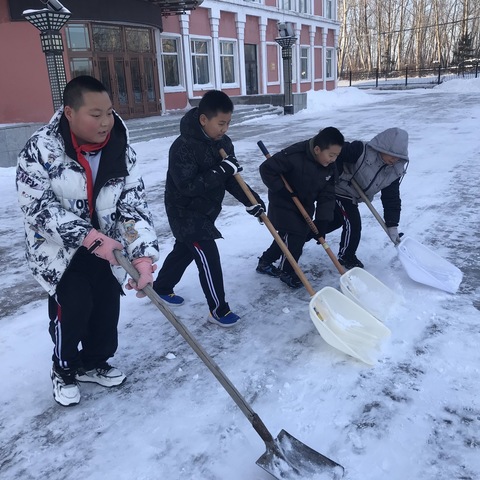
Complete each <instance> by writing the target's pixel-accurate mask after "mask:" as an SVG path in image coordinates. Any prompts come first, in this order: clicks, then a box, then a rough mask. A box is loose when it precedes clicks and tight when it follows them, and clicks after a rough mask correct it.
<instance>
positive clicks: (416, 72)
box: [338, 62, 479, 89]
mask: <svg viewBox="0 0 480 480" xmlns="http://www.w3.org/2000/svg"><path fill="white" fill-rule="evenodd" d="M478 75H479V63H478V62H477V63H475V64H471V65H465V66H461V67H440V66H435V67H431V68H415V69H414V68H408V67H406V68H405V70H389V71H381V70H380V69H378V68H377V69H375V70H370V71H356V72H353V71H351V70H350V71H348V72H345V73H343V74H342V73H341V74H340V75H339V77H338V80H339V82H341V83H342V84H343V85H344V86H350V87H351V86H355V87H358V88H372V87H375V88H398V89H400V88H417V87H428V86H431V87H433V86H435V85H439V84H440V83H443V82H445V81H447V80H452V79H455V78H478Z"/></svg>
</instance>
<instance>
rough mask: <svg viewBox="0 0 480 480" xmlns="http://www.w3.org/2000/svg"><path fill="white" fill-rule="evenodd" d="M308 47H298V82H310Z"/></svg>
mask: <svg viewBox="0 0 480 480" xmlns="http://www.w3.org/2000/svg"><path fill="white" fill-rule="evenodd" d="M309 60H310V47H300V80H310V61H309Z"/></svg>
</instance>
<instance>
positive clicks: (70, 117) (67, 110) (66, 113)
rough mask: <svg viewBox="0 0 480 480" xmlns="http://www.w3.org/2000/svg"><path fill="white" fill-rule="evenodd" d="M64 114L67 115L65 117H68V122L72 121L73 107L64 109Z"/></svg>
mask: <svg viewBox="0 0 480 480" xmlns="http://www.w3.org/2000/svg"><path fill="white" fill-rule="evenodd" d="M63 113H64V114H65V117H67V120H71V119H72V107H69V106H68V105H66V106H65V107H64V108H63Z"/></svg>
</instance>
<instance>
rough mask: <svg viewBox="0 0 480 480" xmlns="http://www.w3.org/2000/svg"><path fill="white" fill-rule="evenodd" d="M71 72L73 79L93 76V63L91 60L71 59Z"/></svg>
mask: <svg viewBox="0 0 480 480" xmlns="http://www.w3.org/2000/svg"><path fill="white" fill-rule="evenodd" d="M70 72H71V74H72V78H75V77H78V76H79V75H93V62H92V59H91V58H71V59H70Z"/></svg>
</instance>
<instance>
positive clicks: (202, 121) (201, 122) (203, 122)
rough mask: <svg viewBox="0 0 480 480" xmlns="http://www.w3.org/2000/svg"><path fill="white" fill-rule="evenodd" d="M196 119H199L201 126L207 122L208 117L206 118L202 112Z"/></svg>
mask: <svg viewBox="0 0 480 480" xmlns="http://www.w3.org/2000/svg"><path fill="white" fill-rule="evenodd" d="M198 120H199V121H200V125H201V126H202V127H204V126H205V125H206V124H207V122H208V118H207V116H206V115H205V114H204V113H202V114H201V115H200V117H198Z"/></svg>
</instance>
